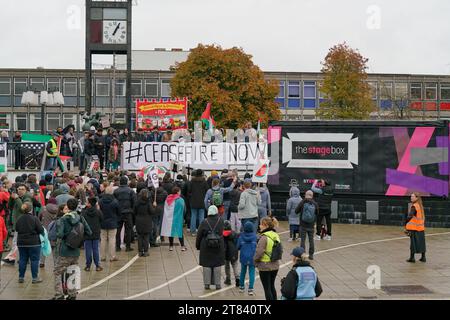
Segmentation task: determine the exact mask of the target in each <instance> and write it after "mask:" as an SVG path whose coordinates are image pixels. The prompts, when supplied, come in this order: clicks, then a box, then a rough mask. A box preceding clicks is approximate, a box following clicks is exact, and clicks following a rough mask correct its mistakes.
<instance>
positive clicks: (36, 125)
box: [30, 113, 41, 131]
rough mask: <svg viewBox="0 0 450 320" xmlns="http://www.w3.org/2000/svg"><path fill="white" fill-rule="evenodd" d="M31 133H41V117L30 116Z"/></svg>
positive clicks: (36, 115)
mask: <svg viewBox="0 0 450 320" xmlns="http://www.w3.org/2000/svg"><path fill="white" fill-rule="evenodd" d="M30 131H41V115H40V114H37V113H36V114H35V113H32V114H30Z"/></svg>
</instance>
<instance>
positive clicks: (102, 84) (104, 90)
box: [95, 79, 109, 97]
mask: <svg viewBox="0 0 450 320" xmlns="http://www.w3.org/2000/svg"><path fill="white" fill-rule="evenodd" d="M95 95H96V96H97V97H107V96H108V95H109V79H95Z"/></svg>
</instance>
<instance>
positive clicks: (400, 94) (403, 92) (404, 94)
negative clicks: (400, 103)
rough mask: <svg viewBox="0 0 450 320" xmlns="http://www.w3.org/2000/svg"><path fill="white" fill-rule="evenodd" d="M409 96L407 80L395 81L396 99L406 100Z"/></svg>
mask: <svg viewBox="0 0 450 320" xmlns="http://www.w3.org/2000/svg"><path fill="white" fill-rule="evenodd" d="M407 98H408V84H407V83H406V82H396V83H395V99H396V100H406V99H407Z"/></svg>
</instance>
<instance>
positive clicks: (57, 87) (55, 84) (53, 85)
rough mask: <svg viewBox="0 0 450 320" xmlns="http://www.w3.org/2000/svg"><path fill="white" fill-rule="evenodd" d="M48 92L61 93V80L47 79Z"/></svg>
mask: <svg viewBox="0 0 450 320" xmlns="http://www.w3.org/2000/svg"><path fill="white" fill-rule="evenodd" d="M47 91H61V84H60V82H59V78H47Z"/></svg>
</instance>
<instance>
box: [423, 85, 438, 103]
mask: <svg viewBox="0 0 450 320" xmlns="http://www.w3.org/2000/svg"><path fill="white" fill-rule="evenodd" d="M436 98H437V83H435V82H434V83H426V84H425V99H426V100H436Z"/></svg>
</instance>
